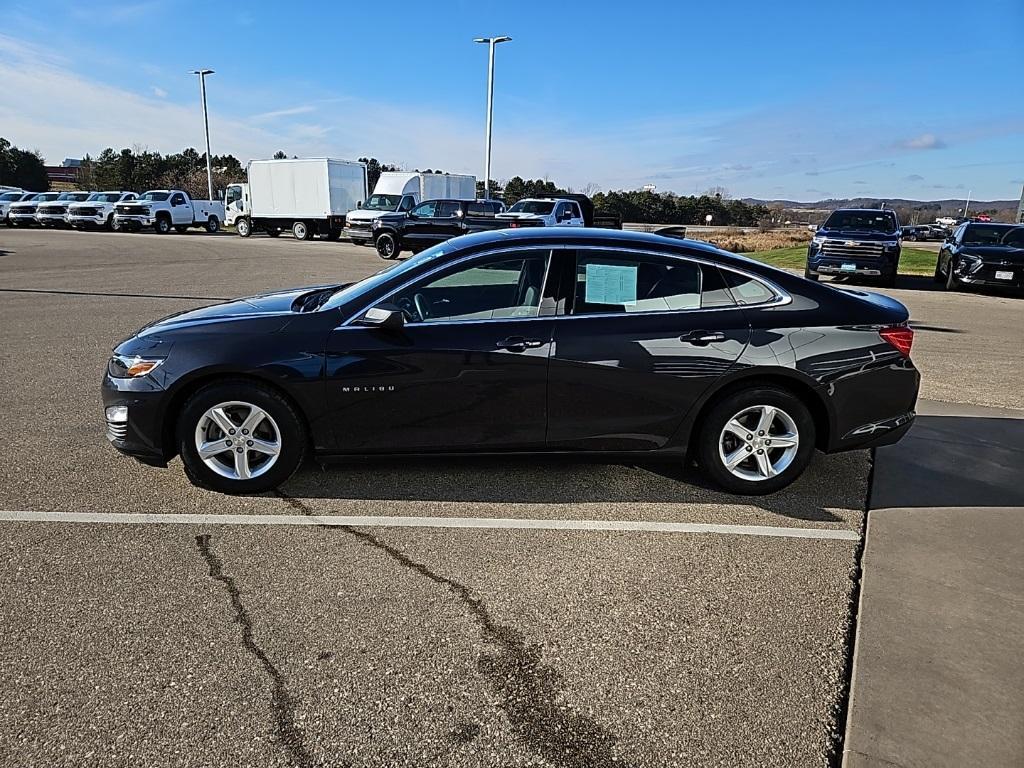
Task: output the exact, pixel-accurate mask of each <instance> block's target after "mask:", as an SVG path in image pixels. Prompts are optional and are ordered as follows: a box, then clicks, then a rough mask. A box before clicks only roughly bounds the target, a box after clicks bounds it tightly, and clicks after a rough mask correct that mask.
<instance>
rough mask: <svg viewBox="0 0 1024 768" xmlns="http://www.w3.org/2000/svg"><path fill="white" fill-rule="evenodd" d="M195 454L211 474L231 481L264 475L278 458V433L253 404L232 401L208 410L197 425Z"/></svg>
mask: <svg viewBox="0 0 1024 768" xmlns="http://www.w3.org/2000/svg"><path fill="white" fill-rule="evenodd" d="M195 442H196V452H197V453H198V454H199V458H200V459H202V461H203V463H204V464H206V466H207V467H209V468H210V469H211V470H212V471H214V472H216V473H217V474H218V475H220V476H221V477H226V478H228V479H230V480H250V479H252V478H255V477H259V476H260V475H262V474H264V473H266V472H267V471H268V470H269V469H270V468H271V467H272V466H274V464H275V463H276V462H277V459H278V457H279V456H280V455H281V431H280V430H279V429H278V426H277V422H275V421H274V419H273V417H271V415H270V414H269V413H267V412H266V411H264V410H263V409H262V408H260V407H258V406H256V405H253V404H252V403H246V402H242V401H240V400H231V401H228V402H225V403H220V404H218V405H215V406H213V407H212V408H210V409H208V410H207V411H206V413H204V414H203V416H202V418H200V419H199V423H198V424H197V425H196V434H195Z"/></svg>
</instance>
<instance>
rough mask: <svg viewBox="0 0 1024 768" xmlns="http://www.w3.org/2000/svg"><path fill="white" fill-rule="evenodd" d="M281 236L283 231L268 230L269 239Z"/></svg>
mask: <svg viewBox="0 0 1024 768" xmlns="http://www.w3.org/2000/svg"><path fill="white" fill-rule="evenodd" d="M280 234H281V230H280V229H268V230H267V237H277V236H278V235H280Z"/></svg>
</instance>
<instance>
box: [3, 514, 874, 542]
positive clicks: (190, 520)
mask: <svg viewBox="0 0 1024 768" xmlns="http://www.w3.org/2000/svg"><path fill="white" fill-rule="evenodd" d="M0 522H25V523H103V524H108V525H168V524H170V525H293V526H307V527H308V526H328V527H336V526H346V525H347V526H353V527H365V528H374V527H385V528H490V529H514V530H538V531H642V532H645V533H718V534H722V535H725V536H780V537H784V538H793V539H831V540H838V541H857V540H858V539H859V538H860V534H858V533H857V532H856V531H850V530H842V529H840V530H836V529H834V528H780V527H775V526H770V525H717V524H711V523H668V522H648V521H643V520H538V519H533V518H526V519H519V518H500V517H498V518H496V517H372V516H371V517H356V516H346V515H191V514H180V515H175V514H134V513H127V512H126V513H118V512H27V511H17V510H14V511H12V510H0Z"/></svg>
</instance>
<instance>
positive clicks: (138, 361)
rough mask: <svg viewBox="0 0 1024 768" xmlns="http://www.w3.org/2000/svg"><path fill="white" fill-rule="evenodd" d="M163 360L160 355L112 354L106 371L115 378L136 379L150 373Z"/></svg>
mask: <svg viewBox="0 0 1024 768" xmlns="http://www.w3.org/2000/svg"><path fill="white" fill-rule="evenodd" d="M163 361H164V359H163V358H162V357H139V356H137V355H136V356H134V357H130V356H128V355H114V356H113V357H111V358H110V362H108V363H107V373H109V374H110V375H111V376H113V377H114V378H115V379H137V378H139V377H140V376H145V375H146V374H147V373H152V372H153V371H154V370H155V369H156V368H158V367H159V366H160V365H161V363H163Z"/></svg>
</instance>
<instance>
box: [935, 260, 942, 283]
mask: <svg viewBox="0 0 1024 768" xmlns="http://www.w3.org/2000/svg"><path fill="white" fill-rule="evenodd" d="M932 280H934V281H935V282H936V283H941V282H942V281H943V280H945V277H944V276H943V274H942V270H941V269H939V260H938V259H935V275H934V276H933V277H932Z"/></svg>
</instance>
